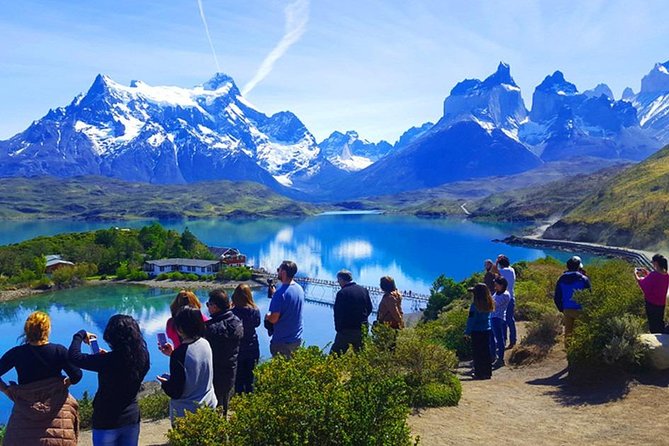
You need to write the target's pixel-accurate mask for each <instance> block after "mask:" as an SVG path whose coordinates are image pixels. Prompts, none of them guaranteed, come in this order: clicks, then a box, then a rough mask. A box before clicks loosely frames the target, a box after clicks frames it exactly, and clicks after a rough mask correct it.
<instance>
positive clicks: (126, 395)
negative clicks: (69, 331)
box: [69, 314, 149, 446]
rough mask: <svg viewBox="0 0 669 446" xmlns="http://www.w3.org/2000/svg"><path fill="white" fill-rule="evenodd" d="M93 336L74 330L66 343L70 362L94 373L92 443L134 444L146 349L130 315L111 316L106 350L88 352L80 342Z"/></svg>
mask: <svg viewBox="0 0 669 446" xmlns="http://www.w3.org/2000/svg"><path fill="white" fill-rule="evenodd" d="M94 339H96V336H95V335H94V334H91V333H87V332H86V331H85V330H81V331H79V332H77V333H76V334H75V335H74V337H73V338H72V344H70V350H69V357H70V361H71V362H72V363H73V364H74V365H76V366H79V367H81V368H82V369H85V370H91V371H93V372H97V373H98V391H97V393H96V394H95V399H94V400H93V444H94V445H96V446H98V445H105V446H107V445H123V446H128V445H130V446H134V445H137V444H138V442H139V419H140V414H139V406H138V404H137V393H138V392H139V388H140V385H141V384H142V381H143V380H144V376H146V373H147V372H148V371H149V352H148V350H147V348H146V342H145V341H144V338H143V337H142V333H141V332H140V330H139V325H138V324H137V321H136V320H135V319H133V318H132V317H131V316H126V315H122V314H117V315H115V316H112V317H111V319H109V322H108V323H107V327H106V328H105V332H104V336H103V339H104V340H105V342H107V344H108V345H109V347H111V351H110V352H106V351H104V350H101V351H100V353H98V354H93V355H88V354H85V353H82V352H81V343H82V342H85V343H86V344H90V342H91V341H92V340H94Z"/></svg>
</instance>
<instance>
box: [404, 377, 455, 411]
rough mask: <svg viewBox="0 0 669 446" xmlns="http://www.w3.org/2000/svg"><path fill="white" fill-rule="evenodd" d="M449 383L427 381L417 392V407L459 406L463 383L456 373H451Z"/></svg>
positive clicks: (415, 401)
mask: <svg viewBox="0 0 669 446" xmlns="http://www.w3.org/2000/svg"><path fill="white" fill-rule="evenodd" d="M449 381H450V382H449V383H447V384H443V383H438V382H433V383H427V384H425V385H424V386H422V387H420V388H419V389H418V391H417V392H416V395H415V398H414V404H415V405H416V406H417V407H448V406H457V405H458V403H459V402H460V397H461V396H462V385H461V384H460V380H459V379H458V378H457V376H455V375H451V376H450V378H449Z"/></svg>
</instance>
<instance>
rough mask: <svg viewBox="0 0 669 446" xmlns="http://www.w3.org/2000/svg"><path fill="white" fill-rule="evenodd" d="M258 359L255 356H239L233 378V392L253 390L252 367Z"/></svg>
mask: <svg viewBox="0 0 669 446" xmlns="http://www.w3.org/2000/svg"><path fill="white" fill-rule="evenodd" d="M257 363H258V360H257V359H256V358H252V357H251V358H240V359H239V360H238V361H237V377H236V378H235V393H251V392H253V369H254V368H255V367H256V364H257Z"/></svg>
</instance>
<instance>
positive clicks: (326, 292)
mask: <svg viewBox="0 0 669 446" xmlns="http://www.w3.org/2000/svg"><path fill="white" fill-rule="evenodd" d="M265 276H266V277H265V279H269V278H273V279H275V280H276V278H275V277H274V276H272V275H270V274H266V275H265ZM294 280H295V282H297V283H299V284H300V285H301V286H302V288H304V298H305V300H306V301H308V302H311V303H315V304H319V305H327V306H330V307H332V306H334V301H335V297H336V296H337V291H339V290H340V289H341V287H340V286H339V283H338V282H335V281H334V280H325V279H316V278H313V277H295V278H294ZM358 285H360V286H362V287H363V288H366V289H367V291H369V297H371V299H372V304H373V305H374V312H376V310H377V308H379V302H381V298H382V297H383V294H384V291H383V290H382V289H381V288H379V287H374V286H369V285H362V284H358ZM398 291H399V292H400V293H401V294H402V299H403V300H406V301H408V302H409V303H410V304H411V309H412V310H413V311H419V310H422V309H424V308H425V307H426V306H427V302H428V300H429V299H430V295H429V294H421V293H414V292H413V291H411V290H398Z"/></svg>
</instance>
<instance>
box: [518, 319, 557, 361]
mask: <svg viewBox="0 0 669 446" xmlns="http://www.w3.org/2000/svg"><path fill="white" fill-rule="evenodd" d="M561 332H562V317H561V316H560V314H559V313H556V312H553V313H546V314H544V315H542V316H541V317H540V318H539V320H536V321H533V322H530V323H529V325H528V328H527V334H526V335H525V337H524V338H523V339H522V340H521V341H520V344H519V345H518V347H516V348H515V349H513V350H512V351H511V356H510V357H509V362H510V363H511V364H515V365H522V364H531V363H533V362H537V361H540V360H542V359H543V358H545V357H546V356H547V355H548V353H549V352H550V350H551V349H552V348H553V346H554V345H555V343H556V342H557V337H558V336H559V334H560V333H561Z"/></svg>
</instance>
